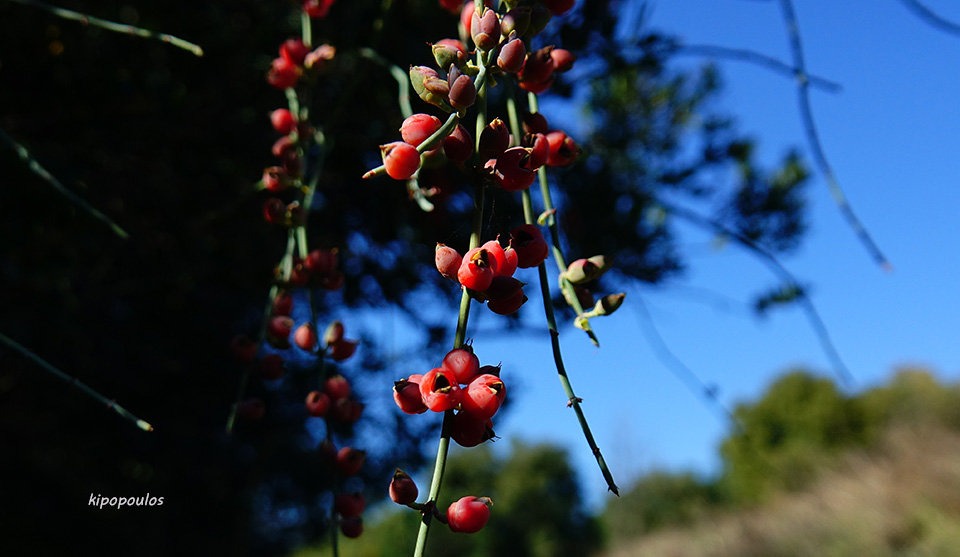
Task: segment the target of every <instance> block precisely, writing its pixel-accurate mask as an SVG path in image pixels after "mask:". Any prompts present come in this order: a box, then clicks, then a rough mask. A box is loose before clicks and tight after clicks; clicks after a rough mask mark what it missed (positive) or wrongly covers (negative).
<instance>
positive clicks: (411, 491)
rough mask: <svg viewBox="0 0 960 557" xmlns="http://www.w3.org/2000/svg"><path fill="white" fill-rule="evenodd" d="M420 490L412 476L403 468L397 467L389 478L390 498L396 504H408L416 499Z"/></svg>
mask: <svg viewBox="0 0 960 557" xmlns="http://www.w3.org/2000/svg"><path fill="white" fill-rule="evenodd" d="M419 494H420V491H419V490H418V489H417V483H416V482H414V481H413V478H411V477H410V475H409V474H407V473H406V472H404V471H403V470H401V469H399V468H397V470H396V471H395V472H394V473H393V479H391V480H390V499H391V500H393V502H394V503H396V504H398V505H409V504H411V503H413V502H415V501H416V500H417V496H418V495H419Z"/></svg>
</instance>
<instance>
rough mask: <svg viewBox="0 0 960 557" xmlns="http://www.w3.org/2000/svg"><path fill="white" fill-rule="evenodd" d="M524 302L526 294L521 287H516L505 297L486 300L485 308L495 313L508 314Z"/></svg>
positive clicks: (525, 301) (514, 311)
mask: <svg viewBox="0 0 960 557" xmlns="http://www.w3.org/2000/svg"><path fill="white" fill-rule="evenodd" d="M525 303H527V295H526V294H524V293H523V289H522V288H518V289H517V290H515V291H514V293H513V294H511V295H509V296H507V297H505V298H499V299H496V300H490V301H488V302H487V308H488V309H489V310H490V311H492V312H493V313H496V314H497V315H510V314H512V313H516V311H517V310H518V309H520V306H522V305H523V304H525Z"/></svg>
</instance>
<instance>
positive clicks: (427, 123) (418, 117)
mask: <svg viewBox="0 0 960 557" xmlns="http://www.w3.org/2000/svg"><path fill="white" fill-rule="evenodd" d="M442 125H443V122H441V121H440V119H439V118H437V117H436V116H432V115H430V114H422V113H421V114H414V115H412V116H409V117H407V119H406V120H404V121H403V124H401V125H400V137H402V138H403V140H404V141H405V142H406V143H409V144H410V145H413V146H414V147H416V146H418V145H420V144H421V143H423V140H424V139H426V138H428V137H430V136H431V135H433V133H434V132H436V131H437V130H439V129H440V126H442Z"/></svg>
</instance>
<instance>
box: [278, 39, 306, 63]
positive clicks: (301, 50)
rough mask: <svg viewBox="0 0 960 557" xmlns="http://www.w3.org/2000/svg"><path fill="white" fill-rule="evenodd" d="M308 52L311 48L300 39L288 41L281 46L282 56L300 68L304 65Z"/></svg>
mask: <svg viewBox="0 0 960 557" xmlns="http://www.w3.org/2000/svg"><path fill="white" fill-rule="evenodd" d="M308 52H310V47H309V46H308V45H307V44H305V43H304V42H303V39H300V38H295V39H287V40H285V41H283V43H282V44H281V45H280V56H281V57H283V58H286V59H287V60H288V61H290V62H291V63H293V64H296V65H298V66H302V65H303V59H304V58H306V57H307V53H308Z"/></svg>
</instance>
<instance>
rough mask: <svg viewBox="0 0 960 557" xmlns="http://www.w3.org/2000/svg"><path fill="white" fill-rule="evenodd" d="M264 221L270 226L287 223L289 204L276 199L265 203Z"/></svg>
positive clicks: (273, 198)
mask: <svg viewBox="0 0 960 557" xmlns="http://www.w3.org/2000/svg"><path fill="white" fill-rule="evenodd" d="M263 220H265V221H267V223H268V224H284V223H286V222H287V204H286V203H284V202H283V201H282V200H280V199H277V198H276V197H271V198H269V199H267V200H266V201H264V202H263Z"/></svg>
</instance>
